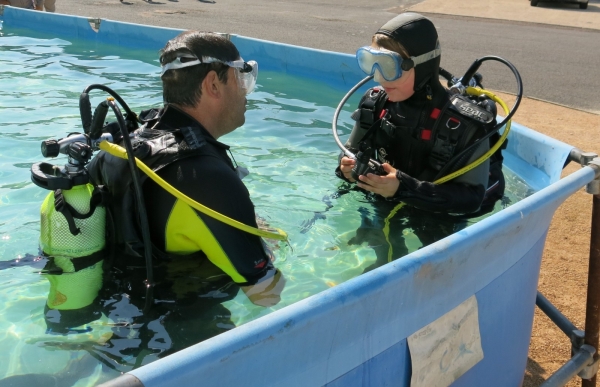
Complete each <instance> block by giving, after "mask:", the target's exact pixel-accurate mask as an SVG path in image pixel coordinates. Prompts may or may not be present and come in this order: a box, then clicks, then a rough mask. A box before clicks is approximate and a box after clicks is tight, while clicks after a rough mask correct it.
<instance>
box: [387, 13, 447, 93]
mask: <svg viewBox="0 0 600 387" xmlns="http://www.w3.org/2000/svg"><path fill="white" fill-rule="evenodd" d="M377 33H378V34H382V35H386V36H389V37H390V38H392V39H394V40H395V41H397V42H398V43H400V44H401V45H402V46H404V48H405V49H406V51H407V52H408V54H409V55H410V56H413V57H416V56H419V55H423V54H426V53H428V52H430V51H433V50H435V49H436V48H437V47H438V44H439V43H438V34H437V30H436V29H435V26H434V25H433V23H432V22H431V20H429V19H427V18H426V17H425V16H423V15H419V14H418V13H414V12H406V13H401V14H400V15H398V16H396V17H395V18H393V19H392V20H390V21H388V22H387V23H385V24H384V25H383V26H381V28H380V29H379V30H378V31H377ZM440 59H441V58H440V56H438V57H436V58H434V59H431V60H428V61H427V62H424V63H421V64H419V65H417V66H415V90H419V89H421V88H422V87H423V86H425V84H426V83H427V82H428V81H429V80H431V79H436V80H437V79H438V73H439V67H440Z"/></svg>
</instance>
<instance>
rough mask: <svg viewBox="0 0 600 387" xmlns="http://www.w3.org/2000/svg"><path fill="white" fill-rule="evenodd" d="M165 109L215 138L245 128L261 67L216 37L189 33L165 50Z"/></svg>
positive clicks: (204, 33)
mask: <svg viewBox="0 0 600 387" xmlns="http://www.w3.org/2000/svg"><path fill="white" fill-rule="evenodd" d="M160 63H161V65H162V69H163V70H162V74H161V79H162V81H163V99H164V102H165V104H173V105H175V106H177V107H179V108H181V109H182V110H184V111H185V112H186V113H188V114H190V115H192V116H193V117H194V118H196V119H197V120H198V121H199V122H200V123H202V124H203V125H204V126H205V127H206V129H207V130H209V132H211V134H213V136H214V137H215V138H218V137H219V136H221V135H223V134H226V133H229V132H231V131H233V130H235V129H236V128H237V127H239V126H241V125H243V124H244V120H245V118H244V112H245V111H246V94H247V93H248V92H250V91H252V89H253V88H254V84H255V82H256V76H257V72H258V65H257V64H256V62H252V61H250V62H244V61H243V60H242V59H241V58H240V54H239V52H238V50H237V48H236V47H235V45H234V44H233V43H231V42H230V41H229V40H227V39H226V38H224V37H223V36H221V35H218V34H215V33H207V32H199V31H187V32H183V33H181V34H180V35H178V36H177V37H175V38H174V39H172V40H170V41H169V42H167V44H166V45H165V47H164V48H163V49H162V50H161V54H160Z"/></svg>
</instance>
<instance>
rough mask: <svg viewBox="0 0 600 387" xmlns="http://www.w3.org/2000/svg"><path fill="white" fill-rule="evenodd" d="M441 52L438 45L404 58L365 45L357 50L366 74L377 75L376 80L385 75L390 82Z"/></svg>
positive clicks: (360, 65)
mask: <svg viewBox="0 0 600 387" xmlns="http://www.w3.org/2000/svg"><path fill="white" fill-rule="evenodd" d="M441 53H442V50H441V49H440V47H439V45H438V46H437V47H436V49H435V50H433V51H430V52H428V53H425V54H423V55H419V56H411V57H410V58H407V59H404V58H402V56H401V55H400V54H398V53H397V52H394V51H390V50H386V49H384V48H380V49H377V48H373V47H371V46H365V47H361V48H359V49H358V50H357V51H356V60H357V61H358V66H359V67H360V69H361V70H362V71H363V72H364V73H365V74H367V75H374V76H375V81H378V82H380V81H381V79H380V77H383V79H385V80H386V81H388V82H390V81H395V80H396V79H398V78H400V77H401V76H402V73H403V72H404V71H408V70H410V69H412V68H413V67H415V66H416V65H418V64H421V63H423V62H427V61H428V60H431V59H433V58H436V57H438V56H440V54H441Z"/></svg>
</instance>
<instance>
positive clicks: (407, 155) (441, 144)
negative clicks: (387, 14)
mask: <svg viewBox="0 0 600 387" xmlns="http://www.w3.org/2000/svg"><path fill="white" fill-rule="evenodd" d="M356 56H357V60H358V63H359V66H360V68H361V69H362V70H363V71H364V72H365V73H366V74H367V75H373V76H374V80H375V81H376V82H377V83H379V84H380V86H379V87H374V88H371V89H369V90H367V92H366V93H365V94H364V95H363V97H362V99H361V100H360V103H359V106H358V109H357V110H356V111H355V112H354V113H353V115H352V118H353V119H354V120H355V121H356V123H355V125H354V128H353V130H352V133H351V135H350V138H349V140H348V141H347V143H346V145H345V146H346V148H348V149H349V150H350V151H351V152H352V153H354V154H356V153H358V154H359V155H360V154H367V159H368V157H371V158H372V159H373V160H376V161H378V162H379V163H380V164H381V170H380V171H379V173H373V172H374V171H371V172H369V173H364V174H361V173H360V172H359V173H358V174H357V170H356V164H357V163H356V159H353V158H350V157H347V156H346V155H345V154H344V153H342V154H341V155H340V159H339V166H338V168H337V169H336V175H337V176H338V177H340V178H341V179H343V180H345V181H347V182H351V183H354V182H356V183H357V186H358V187H360V188H361V189H363V190H366V191H369V192H371V193H373V194H376V197H378V198H380V199H385V201H383V200H379V201H377V203H376V211H381V212H382V214H383V215H380V216H381V217H383V218H385V215H386V213H389V212H390V211H391V210H392V209H393V208H394V206H395V205H396V204H397V203H399V202H403V203H406V204H408V206H405V207H404V208H402V212H401V215H396V216H398V217H400V216H402V217H403V218H404V219H405V220H404V221H402V227H404V228H406V229H412V231H413V232H414V233H415V235H417V236H418V237H419V238H420V240H421V243H422V244H423V245H427V244H430V243H433V242H435V241H436V240H439V239H441V238H443V237H445V236H447V235H449V234H451V233H452V232H454V231H455V230H456V229H457V228H458V227H461V226H460V222H458V223H457V222H456V219H453V218H451V217H450V216H447V217H446V215H447V214H461V215H465V214H466V215H467V216H477V215H480V214H483V213H486V212H489V211H491V210H492V209H493V207H494V203H495V202H496V201H497V200H498V199H500V198H502V197H503V194H504V176H503V174H502V160H503V158H502V154H501V151H500V149H499V150H498V151H496V152H495V153H494V154H493V155H492V156H491V157H490V158H489V159H487V160H486V161H485V162H483V163H482V164H480V165H478V166H477V167H475V168H473V169H472V170H470V171H468V172H466V173H464V174H462V175H460V176H458V177H456V178H454V179H452V180H450V181H448V182H446V183H444V184H434V183H433V182H434V181H436V180H437V179H439V178H440V177H442V176H445V175H447V174H449V173H452V172H454V171H456V170H458V169H460V168H462V167H464V166H466V165H468V164H470V163H471V162H473V161H474V160H476V159H478V158H479V157H480V156H482V155H484V154H485V153H486V152H487V151H488V150H489V149H490V143H491V144H494V143H495V142H496V141H497V140H498V138H499V137H500V136H499V135H498V134H497V133H495V134H494V135H493V136H492V137H489V140H488V139H487V138H485V139H483V140H482V138H483V137H484V136H485V135H486V134H488V132H489V131H491V130H493V128H494V126H495V124H496V120H495V116H496V106H495V104H494V103H493V101H491V100H489V99H487V98H483V97H482V98H480V99H479V101H478V102H477V104H476V103H475V102H474V103H473V104H472V105H471V104H470V103H466V104H465V102H464V101H463V100H458V102H459V103H460V104H462V105H460V104H459V103H457V102H455V101H457V100H452V98H451V94H450V93H449V91H448V90H446V89H445V88H444V87H443V86H442V85H441V83H440V81H439V71H440V59H441V48H440V44H439V41H438V34H437V31H436V28H435V26H434V25H433V23H432V22H431V21H430V20H429V19H427V18H425V17H423V16H422V15H419V14H416V13H410V12H408V13H403V14H400V15H398V16H397V17H395V18H394V19H392V20H390V21H389V22H387V23H385V24H384V25H383V26H382V27H381V28H380V29H379V30H378V31H377V33H376V34H375V35H374V36H373V38H372V43H371V45H370V46H365V47H362V48H360V49H359V50H358V51H357V53H356ZM465 105H466V107H465ZM461 106H462V109H461ZM465 109H474V110H477V111H478V112H479V113H478V114H480V115H481V116H480V119H474V118H473V116H472V115H471V116H469V115H467V114H464V111H465ZM483 116H485V118H484V119H481V117H483ZM468 148H469V149H470V150H471V151H469V152H467V153H466V154H462V155H461V157H460V158H458V159H457V158H456V156H457V155H459V154H461V152H463V151H464V150H466V149H468ZM463 153H464V152H463ZM358 158H360V157H358ZM353 170H354V171H353ZM434 213H435V214H434ZM363 217H364V214H363ZM365 222H369V221H368V220H367V221H365V219H364V218H363V225H362V226H361V228H359V230H358V231H357V235H356V237H354V238H353V239H352V240H351V241H350V243H352V244H355V243H362V242H364V241H365V240H366V241H367V242H369V244H370V245H371V246H373V247H374V248H375V250H376V252H377V257H378V258H377V265H380V264H383V263H386V262H387V261H388V260H389V254H388V243H389V242H388V243H386V241H385V240H384V238H383V235H381V232H379V233H375V234H373V233H372V232H370V230H372V229H373V228H374V227H372V226H373V225H369V224H365ZM379 228H381V227H379ZM373 235H377V236H376V237H375V238H373ZM398 238H399V235H397V234H396V235H394V236H393V238H392V239H398ZM394 247H395V249H394V252H393V258H398V257H400V256H402V255H404V254H406V253H408V250H407V248H406V247H405V246H397V245H396V246H394Z"/></svg>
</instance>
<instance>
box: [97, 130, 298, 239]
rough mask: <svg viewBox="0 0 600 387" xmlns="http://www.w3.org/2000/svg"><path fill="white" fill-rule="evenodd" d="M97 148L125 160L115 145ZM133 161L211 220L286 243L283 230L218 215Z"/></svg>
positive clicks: (145, 166)
mask: <svg viewBox="0 0 600 387" xmlns="http://www.w3.org/2000/svg"><path fill="white" fill-rule="evenodd" d="M99 148H100V149H102V150H103V151H105V152H107V153H109V154H111V155H113V156H115V157H120V158H122V159H127V151H126V150H125V149H124V148H122V147H120V146H118V145H116V144H111V143H109V142H108V141H102V142H101V143H100V145H99ZM134 160H135V163H136V165H137V167H138V168H139V169H141V170H142V172H144V173H145V174H146V175H148V177H150V178H151V179H152V180H154V181H155V182H156V184H158V185H159V186H161V187H162V188H164V189H165V190H166V191H167V192H169V193H170V194H171V195H173V196H175V197H176V198H177V199H179V200H182V201H184V202H185V203H186V204H187V205H189V206H190V207H192V208H194V209H196V210H198V211H200V212H202V213H203V214H205V215H208V216H210V217H211V218H214V219H217V220H219V221H221V222H223V223H225V224H228V225H230V226H231V227H235V228H237V229H239V230H242V231H245V232H247V233H249V234H252V235H256V236H259V237H263V238H270V239H275V240H279V241H287V239H288V236H287V234H286V233H285V231H283V230H280V229H275V230H276V231H277V232H270V231H267V230H262V229H260V228H256V227H252V226H248V225H247V224H244V223H242V222H239V221H237V220H235V219H231V218H230V217H228V216H225V215H223V214H220V213H218V212H217V211H215V210H212V209H210V208H208V207H206V206H204V205H202V204H200V203H198V202H197V201H195V200H194V199H192V198H190V197H189V196H187V195H185V194H183V193H182V192H180V191H178V190H176V189H175V188H174V187H173V186H172V185H170V184H169V183H167V182H166V181H164V180H163V179H162V178H161V177H160V176H158V175H157V174H156V173H154V171H153V170H152V169H150V168H148V166H147V165H146V164H144V162H143V161H141V160H140V159H138V158H137V157H134Z"/></svg>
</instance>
